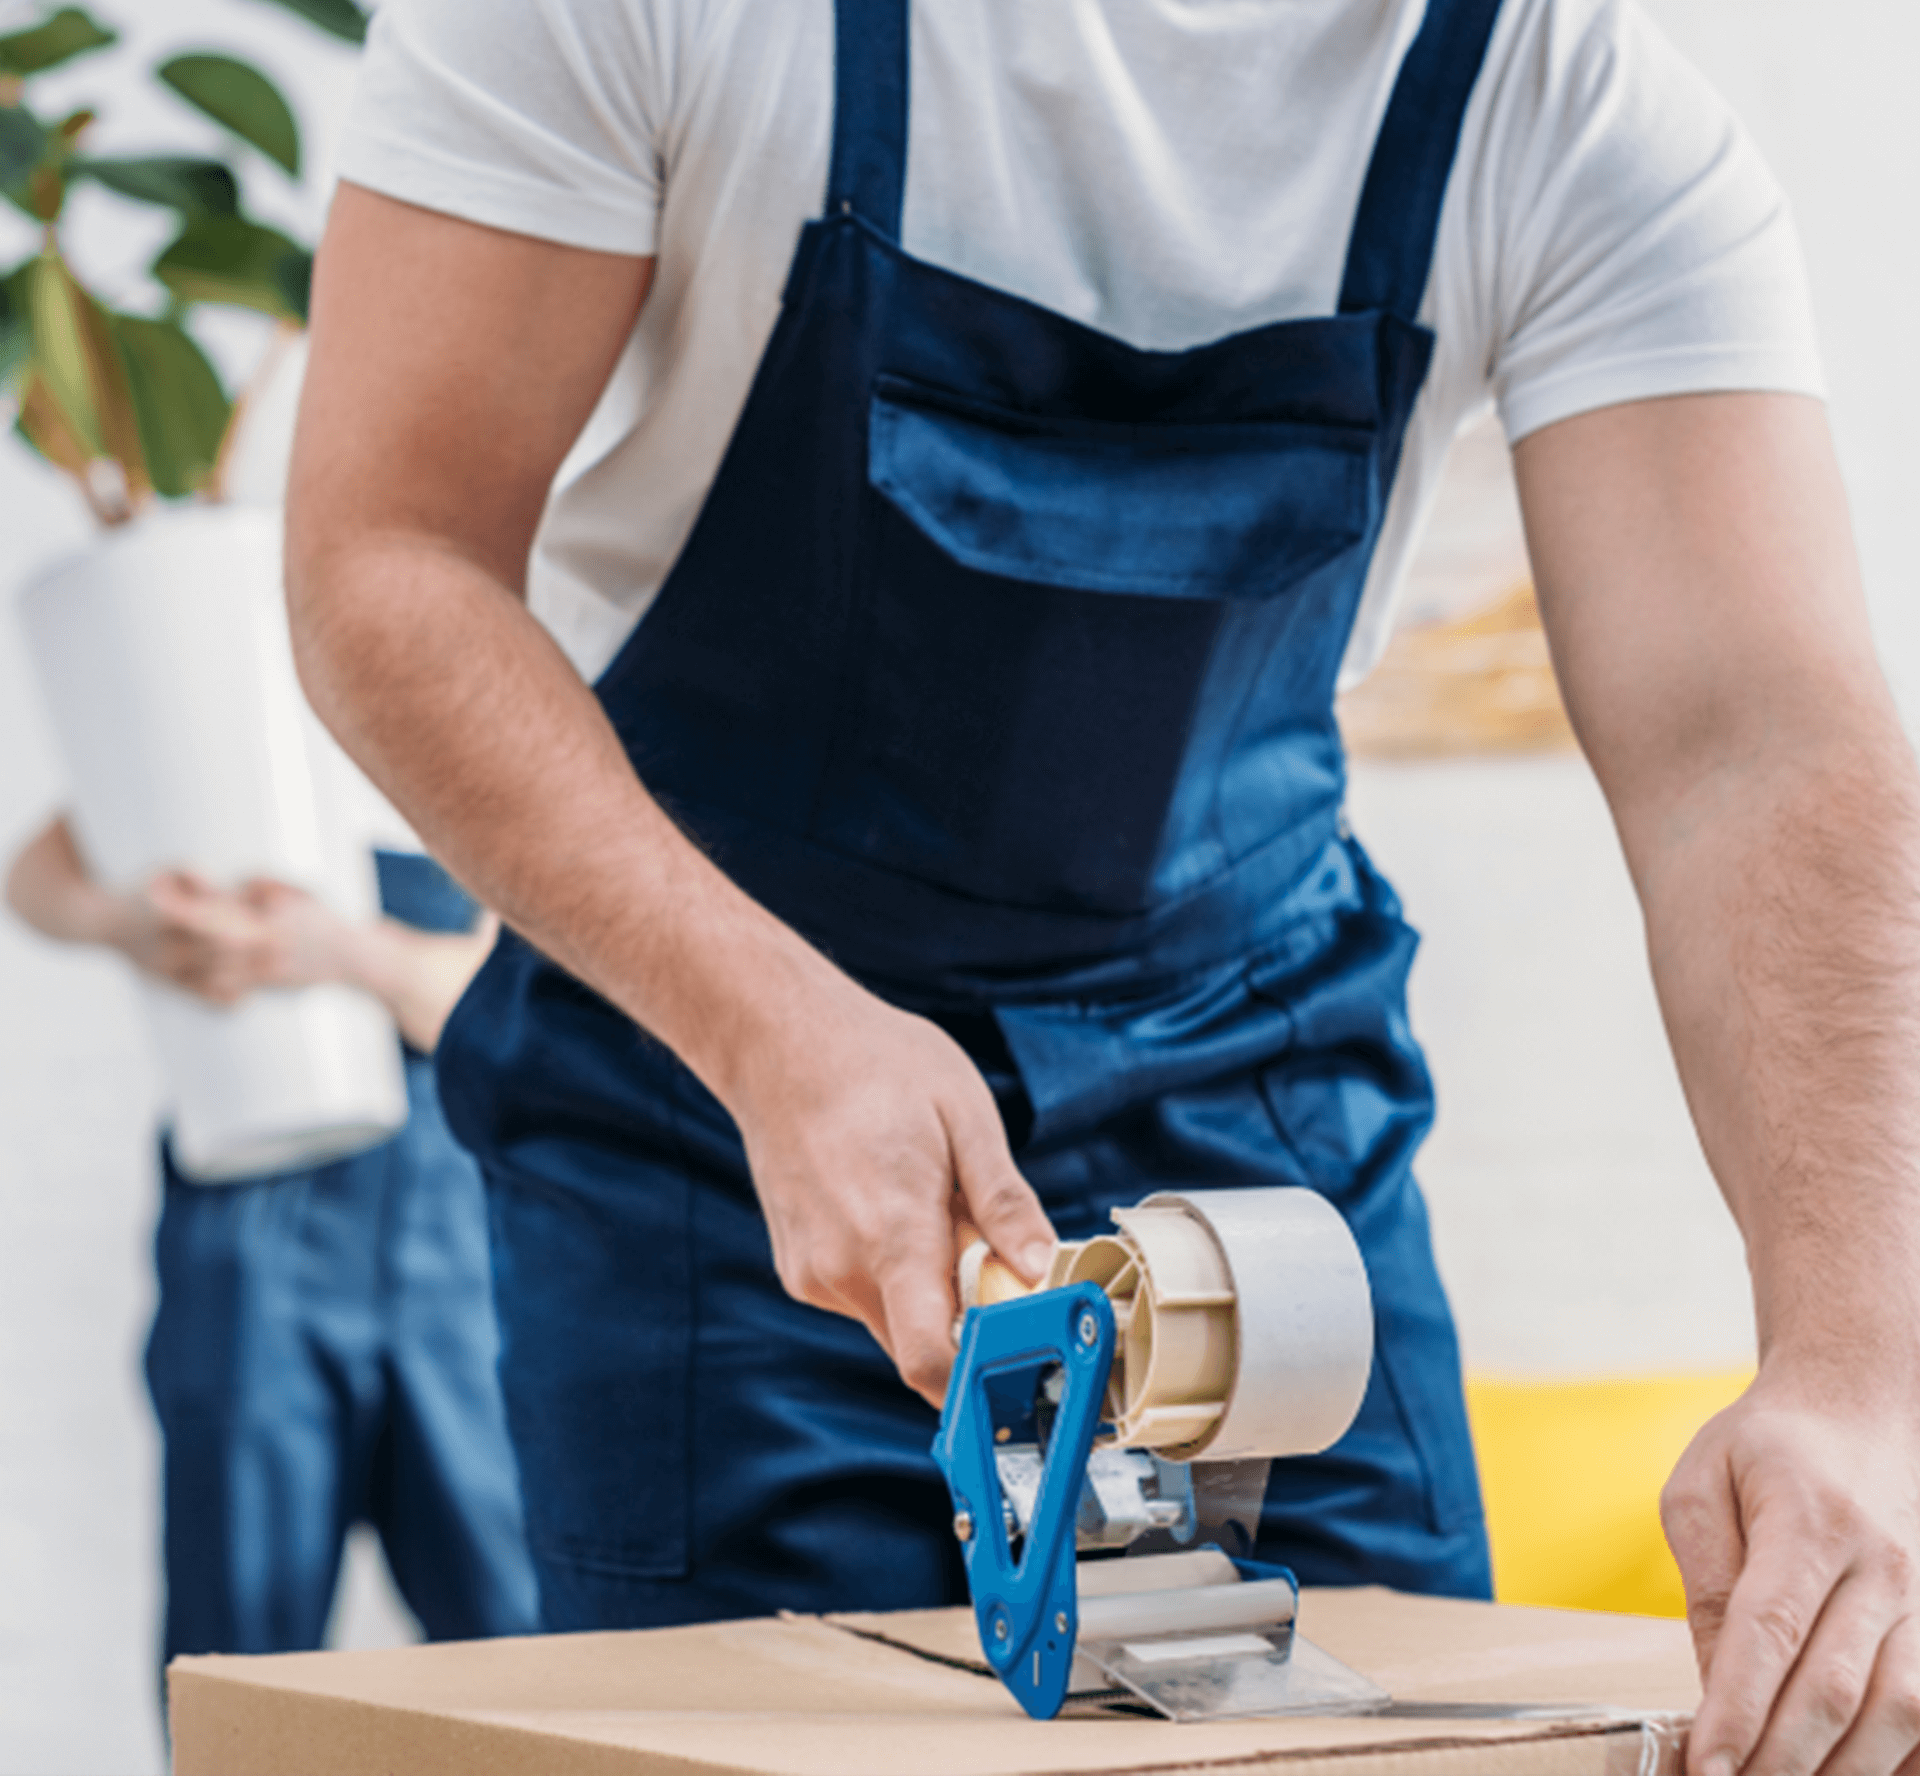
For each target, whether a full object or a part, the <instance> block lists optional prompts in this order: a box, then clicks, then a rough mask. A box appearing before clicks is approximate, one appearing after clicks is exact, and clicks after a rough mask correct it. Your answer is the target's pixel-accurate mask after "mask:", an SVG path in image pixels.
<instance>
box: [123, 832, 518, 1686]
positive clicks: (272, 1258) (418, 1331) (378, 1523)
mask: <svg viewBox="0 0 1920 1776" xmlns="http://www.w3.org/2000/svg"><path fill="white" fill-rule="evenodd" d="M375 861H376V862H377V864H378V866H379V871H380V902H381V907H382V910H383V911H384V912H385V913H386V914H387V916H388V917H389V918H393V919H398V920H400V921H401V922H402V923H403V924H407V925H412V926H414V927H415V928H417V929H419V930H422V931H444V932H453V931H466V930H469V929H471V927H472V925H473V921H474V918H475V915H476V913H477V911H478V909H477V908H476V907H475V906H474V904H473V902H472V901H471V900H469V899H468V898H467V896H466V895H465V894H463V893H462V892H461V890H460V888H459V887H458V886H457V885H456V884H455V882H454V881H453V878H452V877H450V876H449V875H447V873H446V872H445V871H444V870H442V869H441V868H440V866H439V865H438V864H436V863H434V862H433V861H432V860H431V859H430V858H426V857H423V856H420V855H418V854H417V853H410V854H407V853H398V852H378V853H376V854H375ZM405 1060H406V1076H407V1102H408V1113H407V1124H406V1127H405V1128H403V1129H402V1130H401V1131H400V1133H399V1134H397V1135H396V1136H394V1138H393V1139H392V1140H390V1141H383V1142H382V1143H381V1144H380V1145H379V1146H377V1147H372V1148H369V1149H367V1150H366V1151H365V1152H362V1153H355V1154H352V1155H350V1156H349V1157H347V1158H345V1159H337V1160H334V1161H332V1162H331V1163H329V1164H326V1165H321V1166H315V1167H311V1168H308V1169H306V1170H302V1171H292V1172H280V1173H276V1174H274V1175H272V1176H265V1177H259V1178H252V1179H248V1180H246V1181H245V1182H242V1183H234V1184H197V1183H194V1182H193V1181H192V1180H190V1179H188V1178H185V1177H183V1176H182V1175H181V1174H180V1172H179V1171H178V1170H177V1169H176V1168H175V1167H174V1165H173V1163H172V1157H171V1155H170V1154H169V1153H168V1151H167V1148H166V1144H165V1143H164V1142H162V1144H161V1157H162V1162H163V1171H164V1176H165V1181H166V1196H165V1201H164V1205H163V1207H162V1209H161V1213H160V1227H159V1231H158V1233H157V1235H156V1236H155V1241H154V1256H155V1260H156V1267H157V1269H158V1272H159V1284H160V1304H159V1311H158V1312H157V1314H156V1315H155V1317H154V1322H153V1334H152V1337H151V1338H150V1339H149V1340H148V1344H147V1383H148V1386H149V1388H150V1389H151V1391H152V1394H153V1405H154V1411H155V1413H156V1414H157V1416H158V1417H159V1420H160V1428H161V1432H162V1435H163V1439H164V1462H163V1472H164V1490H165V1536H164V1547H165V1557H166V1590H167V1602H166V1623H165V1628H164V1633H163V1642H164V1655H165V1658H167V1659H171V1658H173V1657H174V1656H175V1655H176V1654H180V1653H282V1652H298V1651H301V1650H303V1649H306V1648H310V1647H317V1646H319V1645H320V1644H321V1643H322V1640H323V1639H324V1637H325V1635H326V1630H327V1619H328V1616H329V1615H330V1614H331V1612H332V1609H333V1597H334V1589H335V1584H336V1581H337V1579H338V1576H339V1572H340V1558H341V1552H342V1547H343V1544H344V1542H345V1539H346V1534H347V1531H348V1530H349V1529H350V1528H352V1526H353V1525H354V1524H355V1523H356V1522H361V1521H364V1522H368V1523H371V1524H372V1525H373V1526H374V1528H375V1529H376V1530H378V1532H379V1535H380V1540H381V1543H382V1545H383V1546H384V1548H385V1549H386V1555H387V1562H388V1565H389V1566H390V1567H391V1568H392V1570H393V1576H394V1579H395V1581H396V1582H397V1584H398V1585H399V1588H400V1591H401V1594H402V1595H403V1596H404V1597H405V1598H406V1600H407V1603H408V1605H409V1606H410V1607H411V1608H412V1610H413V1613H414V1614H415V1616H417V1617H418V1618H419V1621H420V1625H421V1627H422V1629H423V1630H424V1631H425V1632H426V1634H427V1635H428V1637H429V1638H431V1639H434V1640H471V1639H474V1638H477V1637H479V1636H482V1635H491V1634H529V1633H532V1632H533V1630H534V1628H535V1627H536V1625H537V1623H538V1619H539V1618H538V1613H537V1602H538V1600H537V1595H536V1591H535V1584H534V1573H533V1568H532V1565H531V1563H530V1562H529V1560H528V1558H527V1549H526V1543H525V1538H524V1533H523V1530H522V1526H521V1515H520V1489H519V1482H518V1478H517V1476H516V1475H515V1473H514V1464H513V1450H512V1447H511V1445H510V1444H509V1443H508V1440H507V1428H506V1424H505V1422H504V1420H503V1415H502V1411H501V1404H500V1389H499V1383H498V1380H497V1378H496V1376H495V1373H494V1366H495V1361H496V1357H497V1354H498V1348H499V1341H498V1337H497V1335H496V1332H495V1328H494V1317H493V1303H492V1301H491V1299H490V1298H489V1291H488V1260H487V1215H486V1199H485V1196H484V1193H483V1191H482V1189H481V1184H480V1179H479V1177H478V1175H477V1174H476V1172H475V1169H474V1166H473V1162H472V1161H471V1160H470V1159H469V1158H468V1157H467V1155H466V1154H464V1153H462V1152H461V1151H460V1149H459V1147H458V1146H457V1145H456V1144H455V1142H454V1140H453V1137H452V1136H451V1134H449V1132H448V1130H447V1125H446V1121H445V1119H444V1118H443V1116H442V1115H441V1110H440V1101H439V1094H438V1093H437V1091H436V1090H435V1088H434V1075H433V1067H432V1063H431V1062H430V1061H429V1060H428V1059H427V1058H426V1057H425V1056H424V1055H421V1054H419V1053H416V1052H415V1051H414V1050H413V1049H411V1048H409V1049H407V1050H406V1051H405ZM163 1662H164V1661H163Z"/></svg>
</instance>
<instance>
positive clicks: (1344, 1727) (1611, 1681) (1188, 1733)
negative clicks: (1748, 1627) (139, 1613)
mask: <svg viewBox="0 0 1920 1776" xmlns="http://www.w3.org/2000/svg"><path fill="white" fill-rule="evenodd" d="M1301 1628H1302V1630H1303V1632H1304V1633H1305V1634H1306V1635H1307V1636H1308V1637H1309V1638H1310V1639H1312V1640H1314V1641H1316V1642H1318V1643H1319V1644H1320V1645H1321V1646H1323V1647H1324V1648H1326V1649H1327V1650H1328V1651H1329V1652H1331V1653H1332V1654H1333V1655H1334V1656H1335V1657H1336V1658H1339V1659H1342V1660H1344V1661H1345V1662H1346V1663H1347V1664H1349V1665H1352V1666H1353V1667H1355V1668H1356V1669H1357V1670H1360V1671H1362V1672H1364V1673H1366V1674H1367V1675H1368V1676H1369V1677H1371V1678H1373V1679H1374V1680H1375V1681H1376V1682H1377V1683H1379V1684H1381V1685H1382V1686H1384V1687H1385V1688H1386V1689H1387V1690H1388V1691H1389V1692H1391V1694H1392V1695H1393V1696H1394V1698H1395V1699H1396V1702H1397V1703H1398V1704H1399V1705H1400V1707H1399V1710H1398V1711H1397V1712H1396V1713H1394V1714H1391V1715H1386V1716H1366V1717H1349V1718H1345V1719H1329V1718H1315V1719H1302V1718H1290V1719H1273V1720H1255V1721H1232V1722H1218V1723H1207V1724H1203V1725H1175V1724H1173V1723H1171V1722H1168V1721H1163V1720H1158V1719H1148V1718H1143V1717H1142V1716H1141V1715H1139V1714H1137V1713H1134V1712H1131V1711H1129V1710H1127V1709H1125V1708H1122V1707H1117V1706H1115V1705H1112V1704H1100V1703H1093V1702H1084V1701H1083V1702H1075V1703H1072V1704H1070V1705H1069V1709H1068V1712H1067V1713H1066V1714H1063V1715H1062V1717H1061V1718H1060V1719H1058V1720H1053V1721H1032V1720H1029V1719H1027V1717H1026V1716H1025V1715H1024V1714H1022V1713H1021V1711H1020V1709H1019V1707H1018V1706H1017V1704H1015V1702H1014V1701H1013V1699H1012V1698H1011V1697H1010V1696H1009V1695H1008V1694H1007V1693H1006V1692H1005V1691H1004V1690H1003V1689H1002V1688H1001V1686H1000V1684H999V1682H998V1681H997V1680H995V1679H994V1678H992V1677H990V1676H988V1675H987V1674H986V1667H985V1666H984V1665H983V1664H982V1663H981V1662H980V1657H979V1647H978V1644H977V1642H976V1641H975V1639H974V1629H973V1619H972V1617H971V1615H970V1614H968V1613H967V1612H965V1611H961V1610H929V1611H918V1612H908V1613H905V1614H901V1615H884V1616H841V1617H813V1616H788V1617H782V1618H766V1619H761V1620H755V1621H745V1622H722V1623H713V1624H709V1625H706V1626H702V1627H694V1628H670V1629H659V1630H655V1631H653V1632H650V1633H632V1634H571V1635H552V1636H549V1637H546V1638H543V1639H532V1640H499V1641H472V1642H464V1643H458V1644H443V1645H439V1646H421V1647H407V1648H404V1649H401V1650H398V1651H389V1652H348V1653H291V1654H281V1655H278V1656H275V1657H270V1658H219V1657H209V1658H196V1659H177V1660H175V1661H174V1663H173V1665H172V1666H171V1668H170V1669H169V1671H168V1689H169V1696H170V1708H171V1715H172V1723H173V1746H174V1769H175V1771H176V1772H177V1773H178V1776H269V1773H270V1776H374V1773H375V1772H378V1773H379V1776H401V1773H403V1772H404V1773H405V1776H440V1773H442V1772H445V1773H447V1776H454V1773H458V1776H476V1773H478V1772H498V1773H500V1776H520V1773H522V1772H526V1773H532V1772H540V1773H541V1776H641V1773H642V1772H645V1773H646V1776H669V1773H671V1776H897V1773H901V1772H909V1771H911V1772H925V1773H926V1776H1068V1773H1070V1772H1071V1773H1078V1772H1090V1771H1102V1772H1105V1771H1112V1772H1121V1771H1124V1772H1127V1773H1128V1776H1145V1773H1148V1772H1155V1771H1182V1772H1199V1771H1205V1772H1206V1773H1207V1776H1255V1773H1257V1772H1264V1771H1272V1772H1279V1773H1283V1776H1335V1773H1337V1776H1469V1773H1471V1776H1666V1773H1668V1772H1672V1773H1674V1776H1677V1773H1678V1771H1679V1769H1680V1751H1681V1738H1682V1730H1683V1726H1684V1719H1685V1716H1686V1715H1687V1714H1688V1713H1690V1712H1691V1710H1692V1708H1693V1706H1694V1704H1695V1702H1696V1700H1697V1699H1698V1685H1697V1682H1696V1680H1695V1676H1694V1662H1693V1654H1692V1649H1691V1646H1690V1643H1689V1641H1688V1637H1687V1631H1686V1627H1685V1625H1684V1624H1682V1623H1680V1622H1673V1621H1658V1620H1652V1619H1648V1618H1641V1617H1631V1616H1602V1615H1589V1614H1580V1613H1575V1612H1572V1611H1561V1610H1536V1609H1514V1608H1508V1607H1503V1606H1500V1605H1496V1604H1478V1603H1459V1602H1452V1601H1448V1600H1443V1599H1437V1598H1424V1597H1404V1596H1399V1595H1397V1594H1395V1593H1392V1592H1388V1591H1379V1590H1362V1591H1308V1592H1307V1593H1305V1594H1304V1596H1303V1599H1302V1607H1301ZM1487 1704H1492V1705H1516V1706H1517V1705H1534V1706H1548V1707H1556V1706H1557V1707H1560V1708H1569V1709H1573V1710H1576V1711H1577V1712H1576V1713H1573V1714H1570V1715H1565V1716H1560V1715H1556V1716H1554V1717H1553V1718H1540V1717H1536V1718H1533V1719H1526V1718H1516V1719H1498V1718H1486V1717H1485V1715H1484V1714H1476V1713H1475V1712H1474V1709H1473V1707H1472V1706H1471V1705H1487ZM1423 1708H1424V1713H1423V1712H1422V1710H1423Z"/></svg>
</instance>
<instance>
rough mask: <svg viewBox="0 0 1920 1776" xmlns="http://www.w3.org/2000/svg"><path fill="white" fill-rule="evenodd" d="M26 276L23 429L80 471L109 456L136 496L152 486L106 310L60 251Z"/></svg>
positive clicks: (38, 261) (28, 268) (49, 454)
mask: <svg viewBox="0 0 1920 1776" xmlns="http://www.w3.org/2000/svg"><path fill="white" fill-rule="evenodd" d="M21 276H22V277H23V279H24V281H25V292H26V308H27V316H28V321H29V324H30V326H31V328H32V355H31V357H30V358H29V359H28V360H27V374H28V381H27V387H26V390H25V393H24V395H23V397H22V400H21V405H20V424H21V428H22V430H23V432H24V433H25V435H26V437H27V439H28V441H29V442H30V443H32V444H33V445H34V446H35V447H36V448H38V449H39V450H40V451H41V452H42V453H43V454H45V455H46V456H47V457H48V458H49V459H50V460H51V461H53V462H56V463H58V464H59V465H60V466H61V467H62V468H66V469H73V470H74V472H75V473H78V474H81V475H82V476H83V478H84V475H85V470H86V465H87V464H88V463H89V462H91V461H92V460H93V459H94V458H95V457H100V456H109V457H112V458H113V459H114V460H115V461H116V462H118V463H119V464H120V466H121V468H122V469H123V470H124V471H125V473H126V479H127V491H128V494H129V496H130V497H134V498H137V497H138V496H139V495H140V494H141V493H142V492H144V491H145V490H146V487H147V486H148V481H149V478H148V475H147V466H146V453H145V451H144V450H143V449H142V447H141V442H140V426H139V420H138V418H137V416H136V415H135V413H134V409H133V396H132V393H131V391H130V390H129V388H128V386H127V371H126V365H125V364H124V362H123V361H122V359H121V356H120V352H119V349H118V347H117V346H116V345H115V343H114V338H113V331H112V328H111V327H110V325H109V324H108V320H107V316H106V314H105V312H104V311H103V310H102V309H101V307H100V305H99V304H98V303H97V302H95V301H94V300H93V298H92V297H91V296H89V295H88V294H87V293H86V291H85V290H83V289H81V287H80V285H79V284H78V283H77V282H76V281H75V280H74V277H73V274H72V273H71V272H70V271H68V270H67V268H66V265H65V263H64V262H63V261H62V260H61V259H60V258H59V256H58V255H57V254H54V253H42V254H41V255H40V257H39V258H37V259H35V260H32V261H31V262H30V263H29V264H28V265H27V266H26V267H25V268H24V270H23V272H22V274H21ZM17 293H18V287H17V286H16V294H17ZM76 452H77V453H78V456H79V467H78V468H77V469H74V463H73V460H72V458H73V457H74V455H75V453H76Z"/></svg>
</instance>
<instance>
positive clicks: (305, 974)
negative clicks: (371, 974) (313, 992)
mask: <svg viewBox="0 0 1920 1776" xmlns="http://www.w3.org/2000/svg"><path fill="white" fill-rule="evenodd" d="M238 899H239V901H240V903H241V905H243V906H244V907H245V908H246V909H247V911H248V912H249V913H251V914H252V915H253V917H254V918H255V920H256V921H257V922H258V926H259V929H260V932H261V934H262V936H263V938H264V941H265V950H264V953H263V956H262V959H261V967H260V981H259V984H260V985H262V986H266V987H312V986H318V985H321V984H322V983H324V982H335V981H353V980H355V979H356V978H357V977H358V975H359V973H360V972H361V971H362V968H361V965H362V951H363V950H364V949H365V947H366V937H365V928H364V927H362V926H357V925H353V924H350V923H349V922H348V921H347V920H345V919H343V918H341V917H340V915H339V914H338V913H336V912H334V911H332V910H331V909H330V908H329V907H328V906H326V905H325V903H324V902H322V901H320V900H318V899H316V898H315V897H314V896H313V895H311V894H309V893H308V892H307V891H306V890H305V889H304V888H296V887H294V886H293V885H292V884H291V883H290V882H277V881H273V880H271V879H269V878H265V877H256V878H255V879H254V880H252V881H250V882H247V883H245V884H244V885H243V886H242V887H241V889H240V892H239V895H238Z"/></svg>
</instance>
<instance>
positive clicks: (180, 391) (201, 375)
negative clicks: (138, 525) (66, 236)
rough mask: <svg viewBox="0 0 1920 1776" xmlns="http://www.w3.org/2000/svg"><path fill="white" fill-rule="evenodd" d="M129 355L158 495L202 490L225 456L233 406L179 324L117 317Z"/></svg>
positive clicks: (117, 331)
mask: <svg viewBox="0 0 1920 1776" xmlns="http://www.w3.org/2000/svg"><path fill="white" fill-rule="evenodd" d="M109 321H110V324H111V326H112V329H113V336H114V340H115V342H116V343H117V344H118V345H119V347H120V355H121V357H122V358H123V359H124V360H125V363H126V369H127V386H128V389H129V391H130V392H131V394H132V398H133V411H134V415H135V417H136V419H137V421H138V424H139V428H140V444H141V449H142V451H143V453H144V455H145V457H146V462H147V472H148V474H149V475H150V476H151V477H152V480H153V489H154V492H156V493H158V494H161V495H163V496H164V497H166V498H168V499H178V498H180V497H181V496H182V495H183V494H189V493H193V492H195V491H197V490H198V489H199V487H200V486H201V485H202V484H203V483H204V482H205V481H206V479H207V477H208V475H210V474H211V473H212V472H213V467H214V464H215V463H216V462H217V461H218V460H219V456H220V441H221V439H222V438H224V437H225V436H226V430H227V419H228V416H229V415H230V413H231V412H232V404H231V403H230V402H229V401H228V400H227V396H226V391H225V390H224V389H222V388H221V386H220V378H219V376H218V375H217V374H215V372H214V368H213V366H212V365H211V364H209V363H208V362H207V359H206V355H205V354H204V353H203V352H202V351H201V350H200V348H199V346H197V345H196V344H194V342H193V340H192V338H191V337H189V335H188V334H187V332H186V330H185V329H184V328H182V327H181V326H179V325H178V324H177V323H176V322H173V321H149V320H142V319H140V318H139V317H138V316H135V315H112V316H110V317H109Z"/></svg>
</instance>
